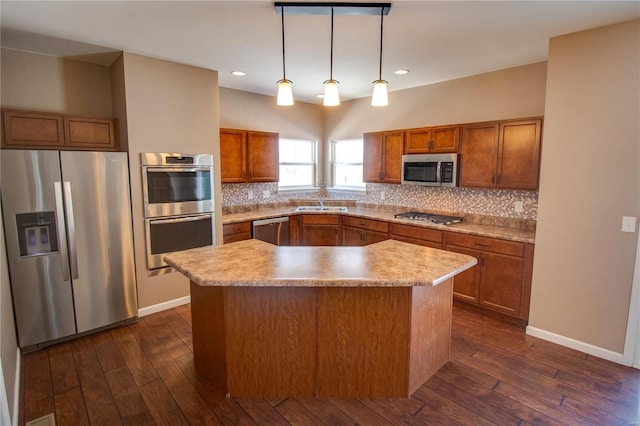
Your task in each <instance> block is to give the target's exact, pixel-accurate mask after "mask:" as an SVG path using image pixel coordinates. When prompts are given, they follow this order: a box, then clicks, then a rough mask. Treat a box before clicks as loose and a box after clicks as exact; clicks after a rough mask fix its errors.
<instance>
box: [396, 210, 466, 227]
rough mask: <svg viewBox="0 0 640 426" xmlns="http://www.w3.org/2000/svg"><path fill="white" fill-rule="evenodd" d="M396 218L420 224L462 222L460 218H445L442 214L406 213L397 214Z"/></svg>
mask: <svg viewBox="0 0 640 426" xmlns="http://www.w3.org/2000/svg"><path fill="white" fill-rule="evenodd" d="M394 217H401V218H404V219H409V220H417V221H420V222H430V223H437V224H441V225H451V224H454V223H460V222H462V218H461V217H460V216H445V215H441V214H432V213H422V212H406V213H398V214H395V215H394Z"/></svg>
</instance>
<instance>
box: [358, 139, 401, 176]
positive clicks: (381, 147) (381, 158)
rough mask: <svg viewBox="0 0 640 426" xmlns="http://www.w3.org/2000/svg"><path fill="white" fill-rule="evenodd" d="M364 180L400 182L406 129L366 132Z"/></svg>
mask: <svg viewBox="0 0 640 426" xmlns="http://www.w3.org/2000/svg"><path fill="white" fill-rule="evenodd" d="M363 140H364V158H363V162H362V169H363V181H364V182H384V183H400V180H401V173H402V153H403V150H404V131H402V130H400V131H392V132H373V133H365V134H364V137H363Z"/></svg>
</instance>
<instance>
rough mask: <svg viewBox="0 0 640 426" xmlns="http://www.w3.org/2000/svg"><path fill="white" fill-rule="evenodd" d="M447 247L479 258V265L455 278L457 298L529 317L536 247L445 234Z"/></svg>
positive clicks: (502, 311)
mask: <svg viewBox="0 0 640 426" xmlns="http://www.w3.org/2000/svg"><path fill="white" fill-rule="evenodd" d="M444 247H445V250H448V251H453V252H456V253H462V254H467V255H470V256H474V257H476V258H477V259H478V264H477V265H476V266H474V267H473V268H471V269H468V270H466V271H464V272H462V273H461V274H459V275H457V276H456V277H455V280H454V286H453V295H454V298H455V299H457V300H461V301H464V302H467V303H472V304H475V305H479V306H482V307H484V308H487V309H490V310H493V311H496V312H500V313H503V314H507V315H509V316H511V317H515V318H519V319H523V320H527V319H528V318H529V300H530V296H531V271H532V269H533V248H534V246H533V244H526V243H520V242H515V241H506V240H500V239H497V238H487V237H478V236H474V235H466V234H459V233H455V232H445V246H444Z"/></svg>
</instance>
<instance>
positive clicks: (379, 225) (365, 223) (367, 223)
mask: <svg viewBox="0 0 640 426" xmlns="http://www.w3.org/2000/svg"><path fill="white" fill-rule="evenodd" d="M342 225H343V226H353V227H354V228H361V229H368V230H371V231H377V232H389V224H388V223H387V222H380V221H378V220H371V219H363V218H360V217H350V216H344V217H343V218H342Z"/></svg>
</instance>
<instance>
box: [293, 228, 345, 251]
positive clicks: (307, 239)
mask: <svg viewBox="0 0 640 426" xmlns="http://www.w3.org/2000/svg"><path fill="white" fill-rule="evenodd" d="M302 245H303V246H339V245H340V239H339V235H338V226H336V225H303V227H302Z"/></svg>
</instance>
